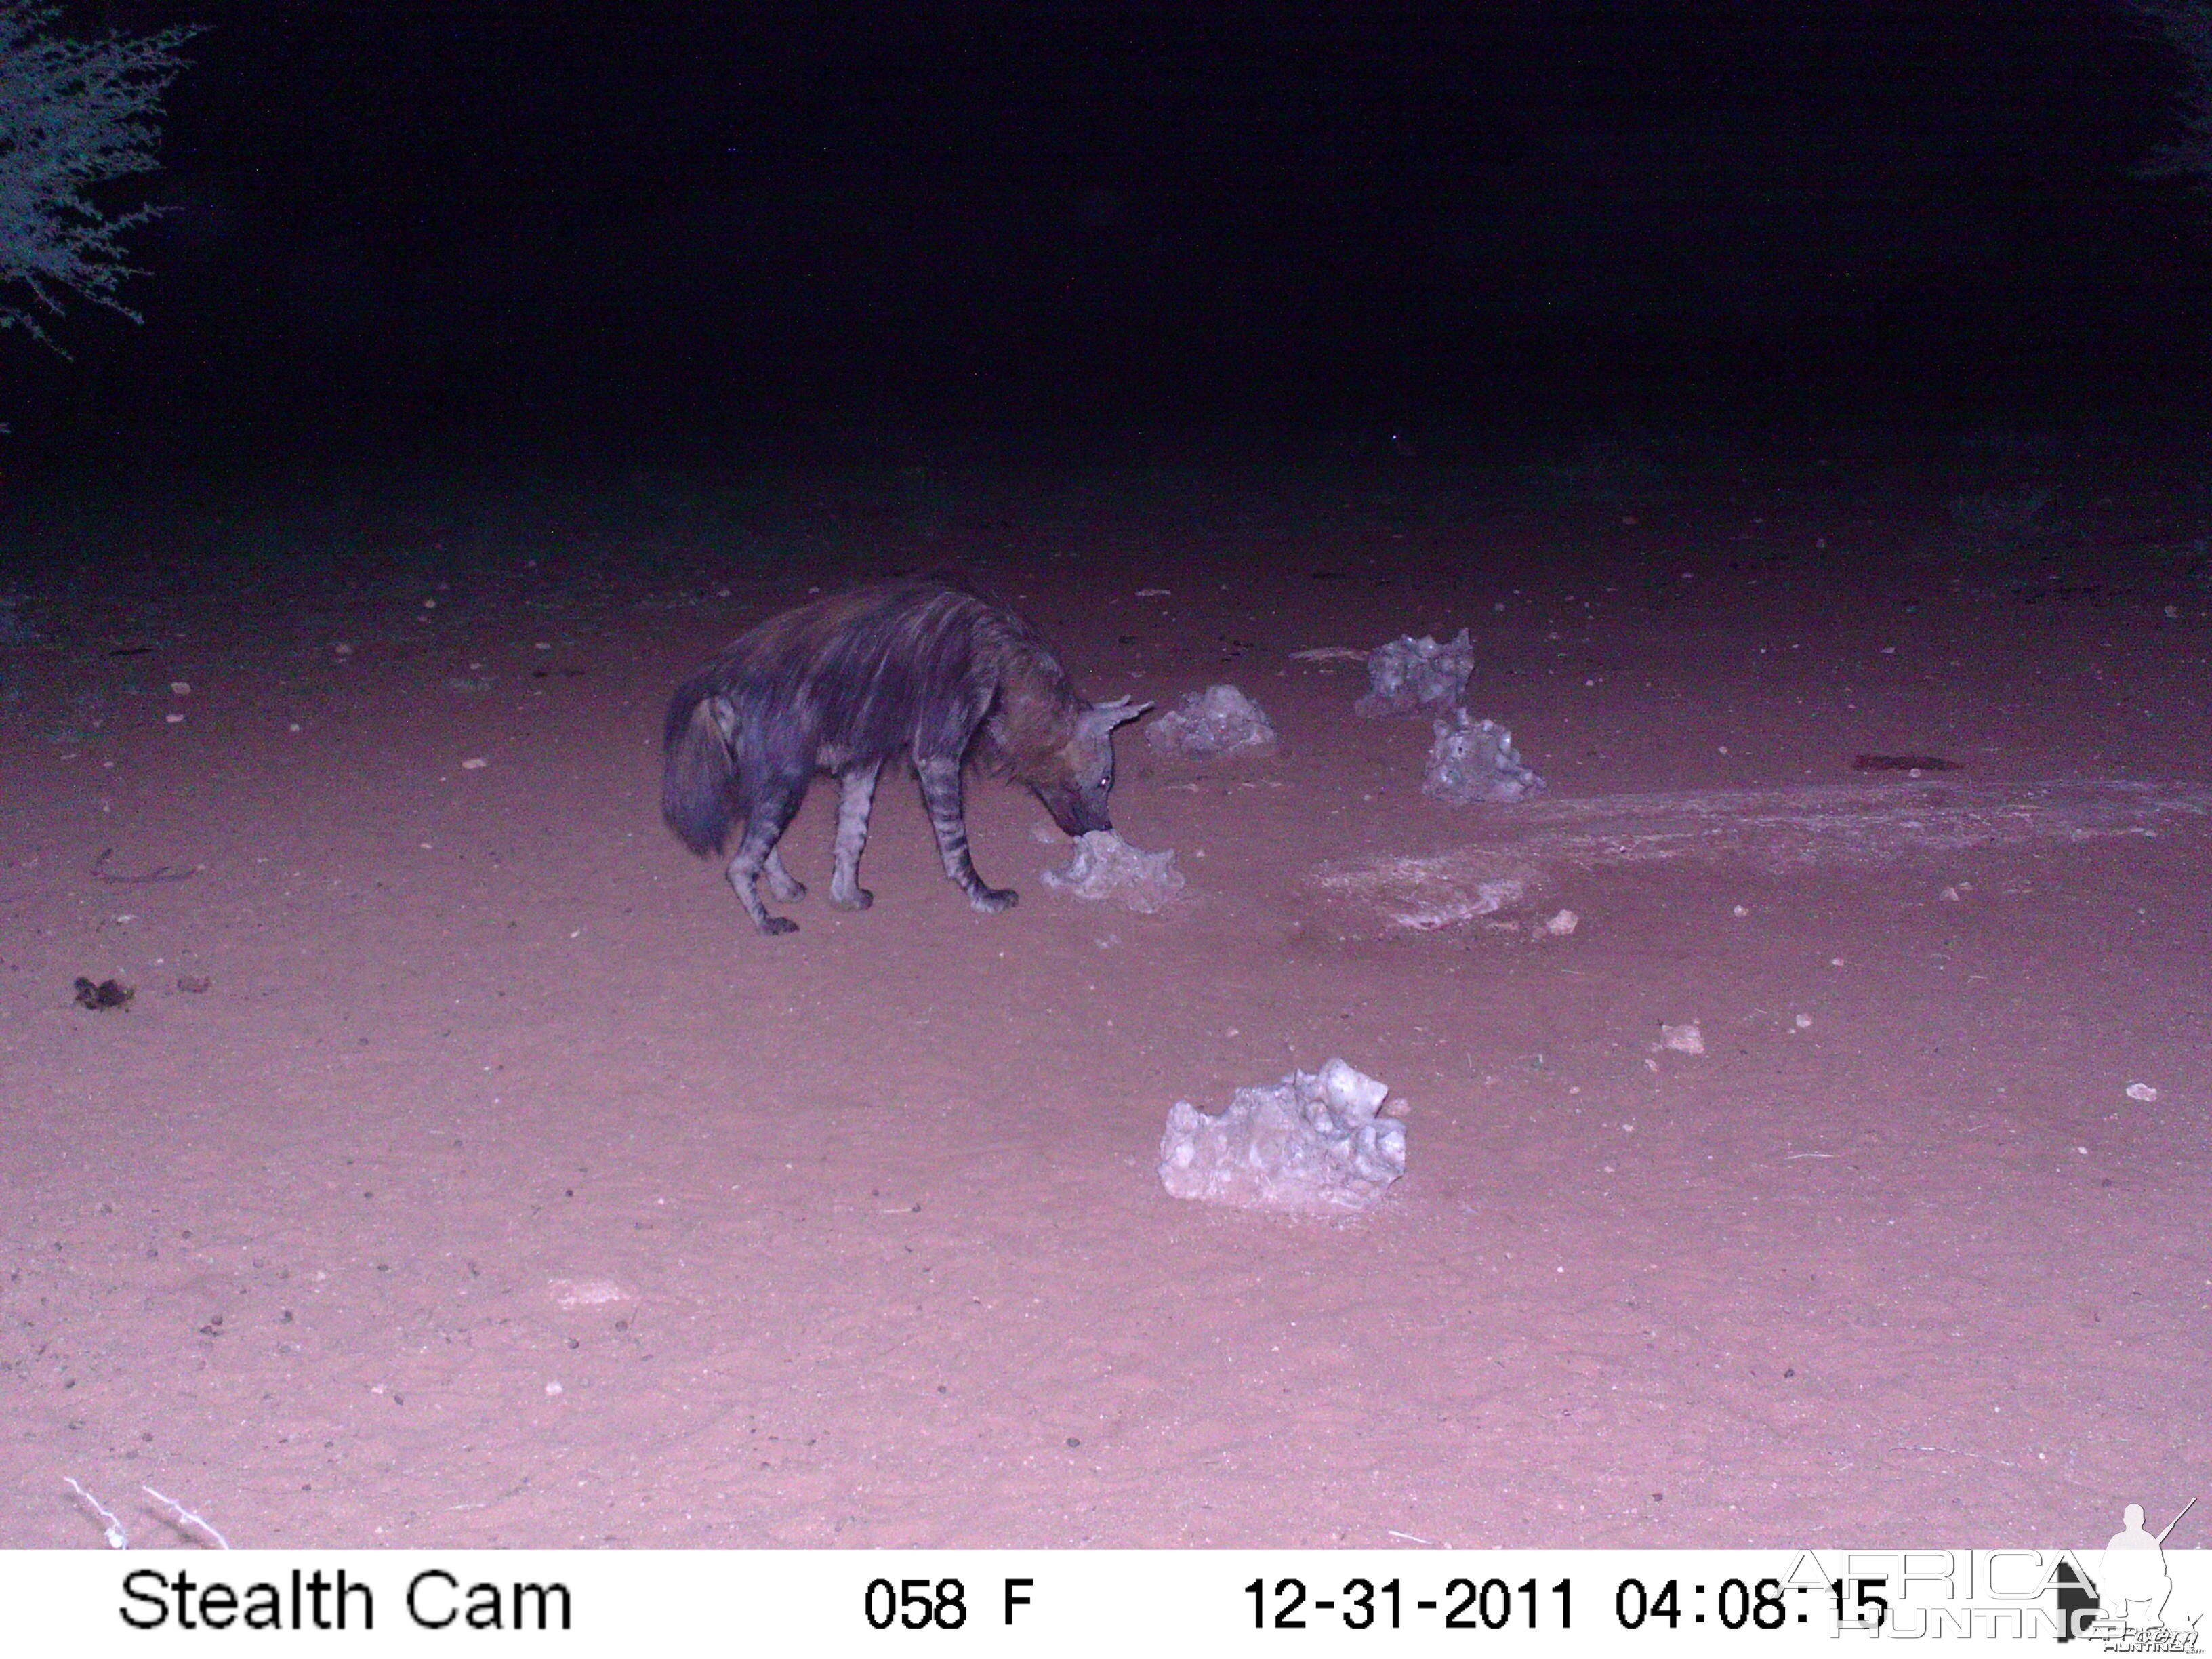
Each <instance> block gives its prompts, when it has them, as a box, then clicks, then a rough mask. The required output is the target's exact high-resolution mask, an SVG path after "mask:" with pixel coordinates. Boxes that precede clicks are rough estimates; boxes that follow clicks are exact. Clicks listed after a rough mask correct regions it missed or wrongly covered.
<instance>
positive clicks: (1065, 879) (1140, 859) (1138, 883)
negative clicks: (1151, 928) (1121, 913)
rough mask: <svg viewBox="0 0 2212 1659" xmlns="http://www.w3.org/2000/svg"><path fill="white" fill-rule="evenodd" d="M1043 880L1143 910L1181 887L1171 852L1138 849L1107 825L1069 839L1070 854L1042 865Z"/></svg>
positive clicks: (1166, 900)
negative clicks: (1058, 866)
mask: <svg viewBox="0 0 2212 1659" xmlns="http://www.w3.org/2000/svg"><path fill="white" fill-rule="evenodd" d="M1043 873H1044V884H1045V885H1046V886H1048V887H1049V888H1051V889H1053V890H1054V891H1055V892H1061V893H1066V894H1069V895H1071V896H1073V897H1075V898H1084V899H1105V898H1111V899H1119V900H1120V901H1121V902H1122V903H1123V904H1125V905H1127V906H1128V908H1130V909H1132V910H1138V911H1142V912H1144V913H1146V914H1147V915H1149V914H1150V913H1151V912H1152V911H1154V910H1158V909H1159V908H1162V907H1163V906H1164V905H1166V904H1168V903H1170V902H1172V901H1173V900H1174V898H1175V896H1176V894H1178V893H1180V892H1181V891H1182V890H1183V878H1182V873H1181V872H1179V871H1177V870H1176V868H1175V854H1174V852H1173V851H1172V850H1170V851H1168V852H1165V853H1140V852H1139V851H1138V850H1137V849H1136V848H1133V847H1132V846H1130V845H1129V843H1128V842H1126V841H1123V840H1122V839H1121V836H1117V835H1115V833H1114V832H1113V831H1112V830H1111V829H1093V830H1092V831H1091V833H1090V834H1088V835H1085V836H1077V837H1076V840H1075V856H1074V857H1073V859H1072V860H1069V862H1068V865H1067V867H1066V869H1064V870H1047V871H1045V872H1043Z"/></svg>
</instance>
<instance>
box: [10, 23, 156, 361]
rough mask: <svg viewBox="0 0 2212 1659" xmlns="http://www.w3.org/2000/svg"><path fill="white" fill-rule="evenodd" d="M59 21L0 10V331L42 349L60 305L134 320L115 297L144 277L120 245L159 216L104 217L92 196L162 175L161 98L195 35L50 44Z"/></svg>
mask: <svg viewBox="0 0 2212 1659" xmlns="http://www.w3.org/2000/svg"><path fill="white" fill-rule="evenodd" d="M56 15H57V14H56V12H55V11H54V10H53V9H52V8H50V7H46V6H40V5H36V4H24V3H16V0H0V328H15V327H21V328H22V329H23V330H24V331H27V333H29V334H30V335H31V337H33V338H34V339H37V340H40V341H43V342H45V343H47V344H49V345H52V344H53V342H52V339H51V338H49V337H48V336H47V333H46V329H45V328H44V327H43V326H41V324H40V314H41V313H43V314H44V315H46V316H47V317H49V318H52V317H59V316H61V315H63V314H64V310H65V307H64V296H65V295H75V296H76V297H79V298H82V299H85V300H88V301H92V302H94V304H97V305H102V306H106V307H108V308H109V309H110V310H112V311H117V312H120V313H122V314H123V315H125V316H126V317H129V318H130V319H131V320H132V321H133V322H136V321H137V320H138V317H137V313H134V312H132V311H131V310H130V309H129V308H128V307H125V306H124V305H123V304H122V302H121V301H118V299H117V298H116V297H115V296H116V293H117V291H118V289H120V288H121V287H122V284H123V281H124V279H125V277H127V276H134V275H137V274H139V273H137V272H135V271H133V270H132V269H131V266H130V265H128V264H125V260H124V252H123V240H122V239H123V234H124V233H125V231H127V230H129V229H131V228H132V227H133V226H136V225H139V224H143V223H144V222H146V221H147V220H148V219H150V218H151V217H153V216H154V215H155V213H156V212H158V211H159V210H158V209H155V208H152V207H139V208H136V209H132V210H125V211H123V212H109V211H108V210H106V209H105V208H103V207H102V206H101V205H100V202H99V201H97V200H96V199H95V197H94V192H96V191H98V190H99V188H100V186H101V185H106V184H107V183H109V182H110V181H112V180H113V179H121V178H125V177H127V176H129V175H130V174H131V173H149V172H151V171H153V170H154V169H155V167H158V166H159V165H160V162H159V161H157V159H156V153H157V151H158V150H159V149H160V146H161V98H162V95H163V94H165V93H167V91H168V89H169V84H170V82H173V81H174V80H175V79H176V78H177V76H178V74H179V72H180V71H181V70H183V69H184V68H185V60H184V59H183V58H180V57H179V56H178V51H179V48H180V47H181V46H183V45H184V44H185V41H187V40H190V39H191V37H192V35H193V34H195V33H197V30H193V29H185V28H173V29H164V30H162V31H161V33H159V34H154V35H148V36H145V37H144V38H143V39H135V40H134V39H131V38H127V37H125V36H121V35H115V34H110V35H109V36H107V37H106V39H105V40H70V39H68V38H66V37H64V36H61V35H57V34H55V33H52V24H53V22H54V19H55V17H56ZM55 349H57V350H58V349H60V348H59V347H58V346H56V347H55Z"/></svg>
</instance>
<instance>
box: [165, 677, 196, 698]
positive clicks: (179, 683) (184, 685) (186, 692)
mask: <svg viewBox="0 0 2212 1659" xmlns="http://www.w3.org/2000/svg"><path fill="white" fill-rule="evenodd" d="M169 690H172V691H173V692H175V693H176V694H177V695H178V696H180V697H189V696H191V695H192V684H191V681H190V680H171V681H170V682H169Z"/></svg>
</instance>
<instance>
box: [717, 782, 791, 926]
mask: <svg viewBox="0 0 2212 1659" xmlns="http://www.w3.org/2000/svg"><path fill="white" fill-rule="evenodd" d="M798 810H799V802H798V800H797V799H795V798H793V797H790V796H779V797H775V798H772V799H765V800H763V801H760V802H759V803H757V805H755V806H754V808H753V811H752V812H751V814H750V816H749V817H747V818H746V820H745V833H744V836H743V838H742V839H740V840H739V841H738V852H737V856H736V857H734V858H732V860H730V868H729V878H730V890H731V891H732V892H733V893H735V894H736V895H737V896H738V903H740V904H742V905H744V907H745V914H746V915H749V916H750V917H751V918H752V921H753V927H755V928H756V929H757V930H758V931H759V932H761V933H770V934H774V933H797V932H798V931H799V924H798V923H797V922H795V921H789V920H787V918H785V917H782V916H772V915H769V913H768V909H767V907H766V906H764V905H763V904H762V903H761V901H760V892H759V890H758V884H759V880H760V877H761V874H762V872H763V871H766V870H768V869H769V868H770V867H771V866H774V867H775V868H777V869H781V867H782V860H780V859H778V858H777V857H776V855H775V843H776V841H777V838H778V837H780V836H781V835H782V834H783V831H784V827H785V826H786V825H787V824H788V823H790V822H791V817H792V814H793V813H794V812H796V811H798ZM784 880H785V881H786V882H790V884H791V885H793V886H794V887H796V886H798V885H799V884H798V883H796V882H793V881H792V880H791V878H790V876H789V875H786V876H785V877H784ZM769 886H770V887H771V888H774V889H775V894H776V896H777V897H778V898H786V897H788V896H790V895H787V894H786V893H784V892H783V890H782V889H781V887H780V886H778V885H777V884H776V881H775V877H774V876H772V875H771V876H770V877H769ZM802 890H803V889H802Z"/></svg>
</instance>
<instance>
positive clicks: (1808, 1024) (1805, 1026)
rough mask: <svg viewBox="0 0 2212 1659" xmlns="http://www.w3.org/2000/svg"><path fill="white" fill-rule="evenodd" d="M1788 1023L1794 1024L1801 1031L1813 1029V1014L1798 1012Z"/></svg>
mask: <svg viewBox="0 0 2212 1659" xmlns="http://www.w3.org/2000/svg"><path fill="white" fill-rule="evenodd" d="M1790 1024H1792V1025H1795V1026H1796V1028H1797V1029H1798V1030H1801V1031H1809V1030H1812V1029H1813V1016H1812V1015H1810V1014H1800V1015H1798V1016H1797V1017H1796V1018H1795V1019H1793V1020H1791V1021H1790Z"/></svg>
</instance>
